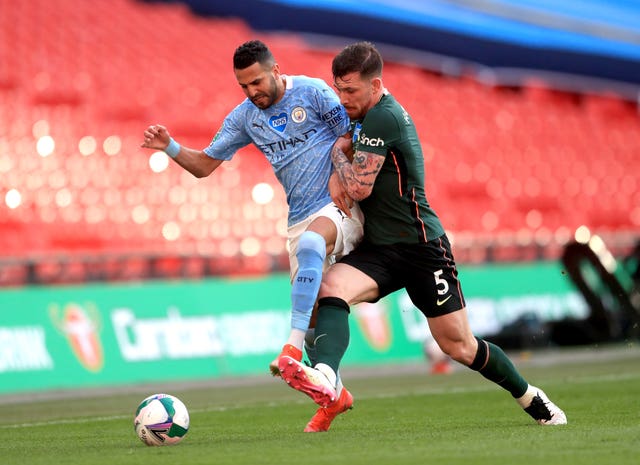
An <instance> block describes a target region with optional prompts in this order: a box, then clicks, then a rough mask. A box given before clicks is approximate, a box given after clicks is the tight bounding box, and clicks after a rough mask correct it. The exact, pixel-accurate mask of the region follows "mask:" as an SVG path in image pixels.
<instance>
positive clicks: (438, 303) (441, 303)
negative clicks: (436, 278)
mask: <svg viewBox="0 0 640 465" xmlns="http://www.w3.org/2000/svg"><path fill="white" fill-rule="evenodd" d="M450 298H451V294H449V296H448V297H447V298H446V299H444V300H440V299H438V300H436V305H437V306H438V307H439V306H440V305H444V303H445V302H446V301H447V300H449V299H450Z"/></svg>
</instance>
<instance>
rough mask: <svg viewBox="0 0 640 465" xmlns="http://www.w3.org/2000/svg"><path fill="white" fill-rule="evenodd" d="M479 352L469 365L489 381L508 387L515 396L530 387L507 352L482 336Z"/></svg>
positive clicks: (479, 341)
mask: <svg viewBox="0 0 640 465" xmlns="http://www.w3.org/2000/svg"><path fill="white" fill-rule="evenodd" d="M476 339H477V340H478V352H477V353H476V357H475V359H474V360H473V363H472V364H471V365H470V366H469V368H471V369H472V370H475V371H477V372H478V373H480V374H481V375H482V376H484V377H485V378H487V379H488V380H489V381H493V382H494V383H496V384H497V385H498V386H500V387H502V388H504V389H506V390H507V391H509V392H510V393H511V395H512V396H513V397H515V398H518V397H522V396H523V395H524V393H525V392H526V391H527V388H528V387H529V383H527V382H526V381H525V379H524V378H523V377H522V376H521V375H520V373H519V372H518V370H517V369H516V367H515V366H514V365H513V363H512V362H511V360H509V357H507V354H505V353H504V352H503V350H502V349H501V348H500V347H498V346H497V345H495V344H492V343H491V342H488V341H485V340H483V339H480V338H476Z"/></svg>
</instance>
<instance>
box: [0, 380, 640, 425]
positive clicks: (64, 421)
mask: <svg viewBox="0 0 640 465" xmlns="http://www.w3.org/2000/svg"><path fill="white" fill-rule="evenodd" d="M637 378H640V373H621V374H616V375H603V376H580V377H570V378H568V379H567V380H566V381H568V382H571V383H578V384H590V383H593V382H602V381H607V382H609V381H625V380H630V379H637ZM494 389H495V386H494V385H493V384H491V383H487V384H486V385H485V386H476V387H448V388H446V387H443V388H429V387H426V386H425V388H424V389H413V390H411V391H407V392H403V393H395V394H394V393H389V394H378V395H370V396H359V399H365V400H367V399H393V398H396V397H403V396H406V395H426V394H435V395H440V394H465V393H471V392H485V391H491V390H494ZM307 402H308V401H307V400H306V399H300V400H298V401H294V402H293V403H296V404H302V403H307ZM291 403H292V401H291V400H283V401H282V402H269V403H267V404H261V405H265V406H266V407H270V408H280V407H281V406H282V405H291ZM247 407H248V405H247V404H237V405H232V406H223V407H211V408H206V409H193V410H189V412H190V413H191V414H193V413H209V412H224V411H227V410H236V409H241V408H247ZM126 419H131V420H132V421H133V415H110V416H101V417H86V418H67V419H60V420H50V421H40V422H32V423H15V424H9V425H0V430H2V429H19V428H38V427H47V426H56V425H74V424H83V423H97V422H103V421H104V422H107V421H113V420H126Z"/></svg>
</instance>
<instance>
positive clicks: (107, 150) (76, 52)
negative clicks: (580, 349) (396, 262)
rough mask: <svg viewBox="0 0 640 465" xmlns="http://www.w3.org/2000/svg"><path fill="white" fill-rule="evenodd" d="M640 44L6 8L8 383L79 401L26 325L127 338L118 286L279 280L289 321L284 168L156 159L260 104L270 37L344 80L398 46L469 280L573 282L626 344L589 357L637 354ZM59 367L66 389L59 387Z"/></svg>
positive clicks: (455, 27)
mask: <svg viewBox="0 0 640 465" xmlns="http://www.w3.org/2000/svg"><path fill="white" fill-rule="evenodd" d="M639 25H640V7H639V6H638V5H637V4H636V3H635V2H630V1H623V0H617V1H604V0H573V1H567V2H561V4H558V2H551V1H544V0H527V1H518V2H516V1H512V0H449V1H447V0H434V1H429V2H421V1H409V0H404V1H383V0H378V1H374V0H371V1H359V2H355V1H350V0H344V1H337V0H334V1H324V2H311V1H303V0H271V1H268V0H264V1H258V0H247V1H242V0H236V1H233V2H232V1H227V0H217V1H215V0H214V1H205V0H201V1H197V0H192V1H172V2H160V1H158V2H155V1H134V0H95V1H92V2H85V1H81V0H27V1H23V2H16V1H13V0H0V302H1V307H4V308H0V334H2V336H3V337H2V338H0V339H3V341H2V342H1V343H0V345H2V346H3V350H7V352H5V355H3V364H2V369H1V370H0V380H2V379H3V377H4V378H5V380H6V379H8V377H9V376H12V377H13V378H11V379H12V380H13V384H11V383H9V385H10V386H13V388H11V389H14V390H21V389H22V388H23V387H22V386H24V389H43V388H45V387H47V386H48V387H60V386H65V384H64V383H63V382H62V381H60V382H59V383H58V384H56V383H53V384H51V383H49V384H38V383H34V384H29V382H28V381H24V379H22V378H20V376H22V375H24V373H22V372H24V367H25V366H27V365H28V363H27V362H26V361H25V360H27V359H28V358H29V356H28V355H24V354H22V355H21V354H17V352H16V349H15V347H17V346H16V342H15V341H16V339H15V338H16V337H18V336H16V334H18V333H16V331H13V330H12V328H13V329H15V328H18V327H19V328H32V329H33V328H35V327H39V326H38V325H40V323H35V322H36V321H40V322H41V320H38V318H42V317H41V316H33V319H32V320H30V316H29V315H42V314H44V315H45V316H44V320H46V321H47V322H48V323H47V324H48V326H47V327H46V328H45V329H43V331H44V334H45V337H44V340H46V341H47V343H48V342H50V341H51V340H52V339H54V338H55V337H56V333H55V328H54V327H58V329H60V328H61V327H62V326H64V324H70V323H69V322H72V321H74V320H73V319H74V318H77V319H78V320H75V321H76V322H78V321H80V322H81V323H82V322H84V323H85V324H90V323H92V324H94V326H97V323H96V321H97V320H96V319H95V318H93V316H92V315H93V314H94V313H95V312H94V313H92V311H87V310H86V309H87V308H89V309H91V308H98V310H97V311H98V312H100V311H102V312H103V313H102V318H103V319H104V320H107V319H108V317H107V316H106V315H107V312H106V309H105V308H104V307H105V306H107V304H102V303H101V302H100V301H98V300H92V298H91V297H89V295H93V296H94V297H95V295H97V294H99V292H104V293H105V294H108V289H111V288H109V287H107V288H106V289H107V291H104V289H103V288H99V289H100V290H99V292H93V291H92V290H93V289H95V288H93V287H91V286H99V285H103V286H109V285H114V284H117V283H120V284H121V285H122V286H124V287H125V288H126V289H130V286H133V285H134V284H135V285H136V286H141V284H140V283H151V282H152V283H158V282H162V283H166V282H170V283H171V285H172V286H175V285H177V284H176V283H186V284H185V286H188V284H189V283H193V282H205V283H210V282H212V281H208V280H211V279H213V280H215V279H217V277H219V278H224V279H227V278H229V277H234V278H240V279H241V280H243V279H244V280H247V281H249V282H251V281H252V280H255V279H259V278H260V277H264V276H279V278H278V283H281V282H284V285H279V286H278V287H277V290H274V291H273V292H274V293H277V295H278V297H279V299H280V300H279V301H277V302H278V303H274V304H273V305H274V306H280V307H282V309H283V310H284V311H285V313H286V307H287V302H288V294H287V292H288V291H287V283H286V280H287V278H286V271H287V266H288V258H287V252H286V250H285V239H284V237H285V232H286V204H285V199H284V195H283V192H282V190H281V188H280V187H279V185H278V184H277V182H276V180H275V177H274V176H273V174H272V172H271V169H270V167H269V165H268V163H267V162H266V161H265V160H264V159H263V157H262V155H261V154H260V153H259V152H258V151H257V150H256V149H254V148H247V149H245V150H243V151H242V152H241V153H240V154H239V155H238V156H236V157H235V158H234V161H233V162H231V163H226V164H224V165H223V166H222V167H221V169H220V170H218V172H216V173H215V174H214V175H212V176H211V177H210V178H207V179H202V180H197V179H195V178H193V177H191V175H189V174H187V173H185V172H183V171H182V170H181V169H180V168H179V167H177V166H175V165H172V164H171V163H170V162H169V160H168V159H167V157H166V156H164V155H163V154H161V153H156V154H154V153H151V152H149V151H145V150H142V149H141V148H140V143H141V141H142V131H143V130H144V129H145V128H146V126H147V125H149V124H151V123H162V124H164V125H166V126H167V127H168V128H169V130H170V131H171V133H172V135H173V136H174V137H175V138H176V139H178V140H179V141H180V142H181V143H183V144H185V145H188V146H192V147H198V148H201V147H204V146H206V145H208V143H209V141H210V140H211V138H212V137H213V135H214V134H215V132H216V131H217V128H218V127H219V124H220V123H221V121H222V118H223V117H224V115H225V114H226V113H227V112H228V111H229V110H230V109H231V108H232V107H233V106H234V105H235V104H237V103H238V102H239V101H240V99H241V98H243V94H242V92H241V91H240V89H239V88H238V86H237V84H236V83H235V80H234V78H233V74H232V66H231V56H232V54H233V51H234V50H235V48H236V47H237V45H239V44H240V43H242V42H244V41H246V40H249V39H252V38H256V37H257V38H261V39H263V40H265V41H266V42H267V43H268V44H269V45H270V47H271V48H272V49H273V51H274V54H275V55H276V57H277V58H278V61H279V62H280V65H281V68H282V70H283V71H284V72H285V73H288V74H307V75H311V76H318V77H321V78H324V79H325V80H326V81H327V82H331V76H330V62H331V58H332V57H333V55H334V54H335V52H336V51H337V50H339V48H340V47H341V46H342V45H344V44H346V43H347V42H350V41H353V40H354V39H366V40H372V41H374V42H375V43H376V44H377V45H378V46H379V47H380V49H381V50H382V52H383V54H384V56H385V59H386V64H385V84H386V85H387V87H388V88H389V89H390V91H391V92H392V93H394V94H395V95H396V96H397V97H398V99H399V100H400V101H401V102H402V103H403V104H404V105H405V107H406V108H407V110H408V111H409V112H410V113H411V114H412V115H413V117H414V119H415V121H416V124H417V126H418V129H419V132H420V136H421V139H422V142H423V147H424V152H425V153H424V154H425V161H426V166H427V170H426V171H427V189H428V197H429V199H430V201H431V204H432V205H433V206H434V208H435V209H436V211H437V212H438V213H439V215H440V216H441V218H442V220H443V222H444V224H445V226H446V228H447V230H448V233H449V234H450V236H451V239H452V242H453V245H454V254H455V256H456V258H457V261H458V262H459V264H460V265H461V266H463V267H465V266H466V267H469V268H472V267H473V269H477V268H486V269H491V267H494V266H498V267H500V266H502V265H518V266H519V265H523V266H532V267H536V266H538V265H539V264H545V263H555V264H558V267H559V269H561V270H562V273H557V275H554V278H555V279H559V280H565V281H566V282H572V283H574V284H573V285H575V290H576V292H577V293H579V295H581V296H582V298H583V299H584V301H585V302H586V305H587V306H588V311H589V312H591V313H590V315H595V316H593V321H592V323H594V324H595V325H596V326H598V324H600V323H602V322H603V321H604V324H605V325H608V326H611V327H613V326H615V327H616V328H617V329H615V330H613V329H610V328H608V329H607V330H603V331H601V332H599V333H598V335H597V336H594V337H593V338H591V339H590V338H589V337H587V336H584V335H583V336H584V337H582V338H576V339H575V340H576V341H578V342H589V341H592V340H593V341H599V342H602V341H603V340H607V339H617V340H629V339H630V338H631V339H634V338H637V336H638V314H639V312H640V310H639V309H640V303H639V302H638V298H637V293H638V291H637V289H638V254H639V250H640V249H639V247H638V241H639V239H640V115H639V106H638V105H639V95H640V94H639V91H640V26H639ZM594 238H595V239H594ZM594 257H595V258H594ZM585 268H588V269H589V271H588V272H584V269H585ZM581 270H583V271H581ZM565 271H566V274H565ZM535 273H536V272H534V273H533V274H532V276H534V278H533V279H532V280H533V281H535ZM541 279H542V278H541ZM544 279H551V278H549V277H548V276H545V277H544ZM167 280H170V281H167ZM202 280H205V281H202ZM463 282H464V275H463ZM234 284H237V280H235V281H234ZM127 286H129V287H127ZM160 288H161V286H160ZM160 288H158V289H160ZM142 289H144V292H143V293H142V294H141V295H140V296H137V295H136V294H135V293H134V294H132V295H131V296H130V297H128V298H130V299H131V300H132V301H136V300H139V301H141V302H142V304H141V305H142V306H143V307H144V305H145V304H146V303H148V302H149V301H150V300H151V299H150V296H149V295H148V294H149V293H150V292H155V290H156V288H152V291H149V290H148V289H149V288H146V287H143V288H142ZM216 289H221V288H216ZM241 289H242V288H241ZM56 290H63V291H65V292H67V293H66V294H62V296H60V294H56V292H57V291H56ZM178 290H179V291H180V292H182V293H183V294H185V297H183V299H184V300H186V301H189V299H190V298H191V297H192V296H190V295H189V294H188V292H189V288H181V287H179V289H178ZM145 292H146V293H145ZM199 292H200V291H199ZM244 292H246V291H244V290H240V291H239V294H236V295H235V298H236V299H240V298H241V297H240V296H244V295H247V294H244ZM261 292H263V291H261ZM36 294H37V295H38V299H36V300H31V299H32V296H33V295H36ZM201 294H202V295H201ZM212 294H213V293H212ZM198 295H199V296H200V295H201V297H199V298H201V299H202V301H207V299H208V298H209V299H213V298H215V296H214V295H211V296H210V297H207V293H206V292H204V291H202V292H200V294H198ZM42 296H44V297H42ZM47 296H50V297H47ZM74 296H82V297H74ZM248 296H250V295H248ZM47 299H49V300H47ZM74 299H76V300H79V299H81V300H82V302H84V303H83V304H79V305H80V307H82V306H83V305H84V307H83V308H84V309H85V311H84V313H82V309H80V310H77V308H76V307H74V308H76V310H77V312H76V313H73V311H72V310H71V307H70V302H74ZM95 299H97V297H95ZM87 301H90V303H86V302H87ZM36 302H37V303H36ZM169 304H171V302H167V303H166V305H169ZM109 305H111V304H109ZM113 305H114V306H117V305H119V304H113ZM247 310H250V308H248V309H247ZM201 311H202V313H204V314H206V305H204V304H202V305H201ZM505 311H508V310H505ZM78 312H79V313H78ZM560 314H562V312H560ZM612 314H614V315H615V316H614V317H611V315H612ZM17 315H19V316H17ZM82 315H84V316H82ZM87 315H88V316H87ZM603 315H604V316H603ZM146 316H148V317H149V318H151V317H152V316H153V314H152V313H150V314H149V315H146ZM65 318H66V319H65ZM83 318H84V320H83ZM611 318H614V319H615V321H614V322H613V323H612V322H611V321H610V320H611ZM63 320H64V321H63ZM506 320H508V318H507V319H506ZM113 321H114V322H113V324H114V326H116V323H115V320H113ZM282 321H283V322H284V323H283V326H286V321H287V320H286V318H285V319H283V320H282ZM103 323H104V322H103ZM104 324H106V323H104ZM45 326H46V325H45ZM65 328H66V329H63V332H64V331H66V333H65V334H67V336H68V337H69V340H70V341H71V340H73V334H72V333H73V331H72V330H71V329H69V328H70V327H69V326H66V327H65ZM94 329H95V328H94ZM129 329H130V327H129ZM285 329H286V328H285ZM565 329H566V330H567V331H569V332H570V331H572V330H573V329H572V328H565ZM574 329H575V328H574ZM21 334H25V333H21ZM70 334H71V336H69V335H70ZM93 336H95V334H94V335H93ZM529 336H531V335H529ZM534 336H535V335H534ZM265 337H274V336H272V335H270V336H265ZM538 337H540V334H538ZM103 338H105V339H106V335H103ZM276 339H277V338H276ZM87 341H89V342H87ZM130 342H131V341H130ZM276 343H277V344H280V343H281V339H280V340H277V341H276ZM72 344H73V343H72ZM75 344H77V345H79V346H82V345H83V344H85V349H86V344H89V345H91V344H94V346H95V345H97V344H98V343H97V342H96V341H95V340H92V339H90V338H89V339H87V338H85V339H82V340H80V342H78V340H76V342H75ZM103 344H104V346H105V347H104V348H101V349H100V350H98V349H96V348H95V347H94V351H93V356H94V357H98V355H99V356H100V357H102V358H101V359H100V360H99V361H98V362H96V361H95V360H94V362H95V363H94V364H93V365H92V362H91V360H87V359H84V361H83V362H82V363H83V364H84V365H85V368H86V367H89V371H91V374H92V375H93V374H95V373H96V372H98V371H100V370H102V369H103V368H104V370H107V369H108V360H107V361H105V357H106V355H104V354H108V353H109V347H108V343H107V342H104V341H103ZM10 346H11V347H13V348H14V349H12V350H9V349H8V347H10ZM46 347H48V346H46V345H45V346H44V347H43V350H44V349H45V348H46ZM111 349H112V350H117V348H115V347H112V348H111ZM121 349H122V348H121ZM378 349H380V348H379V347H378ZM56 350H60V351H61V350H62V349H56ZM74 350H77V351H80V352H82V350H83V349H82V348H80V349H76V348H74ZM45 352H47V355H46V356H44V358H45V361H44V362H41V363H43V364H44V365H43V366H45V367H46V370H45V371H47V370H49V371H50V370H51V369H53V368H51V367H53V366H56V367H57V368H56V369H59V365H58V364H57V363H55V360H54V361H53V362H51V363H50V364H48V362H47V360H46V358H47V357H52V358H53V359H55V356H56V355H55V353H54V352H55V351H54V350H52V349H48V350H45ZM87 353H91V350H88V352H87ZM42 354H44V352H42ZM42 354H41V355H42ZM272 355H273V354H272V353H269V352H268V351H267V352H265V353H263V354H262V357H263V360H262V361H267V362H268V359H269V357H271V356H272ZM85 356H86V353H85ZM16 357H17V358H16ZM21 357H22V358H21ZM142 358H144V356H142ZM154 360H155V359H154ZM174 360H175V358H174ZM38 363H40V362H38ZM216 363H218V364H219V365H220V366H223V365H224V364H225V363H224V361H219V362H216ZM36 365H37V364H36ZM265 366H266V365H265ZM21 367H22V368H21ZM64 373H65V372H64V370H63V371H62V372H60V373H58V375H59V376H60V377H64ZM220 373H222V374H224V373H227V372H226V371H224V369H223V368H220ZM45 374H46V373H45ZM188 376H189V374H185V377H188ZM128 380H129V381H131V380H134V381H135V380H136V378H135V377H131V378H128ZM104 382H105V381H104V380H101V379H100V378H96V380H93V381H86V383H87V384H90V385H100V384H101V383H104ZM119 382H125V381H122V380H121V381H119ZM7 389H9V388H7Z"/></svg>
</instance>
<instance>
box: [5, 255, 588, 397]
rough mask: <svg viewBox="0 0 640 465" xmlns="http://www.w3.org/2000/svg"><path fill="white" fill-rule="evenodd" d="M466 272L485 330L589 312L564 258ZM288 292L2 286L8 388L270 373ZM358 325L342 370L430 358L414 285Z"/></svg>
mask: <svg viewBox="0 0 640 465" xmlns="http://www.w3.org/2000/svg"><path fill="white" fill-rule="evenodd" d="M460 277H461V279H462V284H463V289H464V292H465V295H466V298H467V307H468V309H469V316H470V319H471V324H472V327H473V329H474V331H475V332H476V334H478V335H483V334H494V333H495V332H497V331H498V330H500V328H501V327H502V326H504V325H506V324H509V323H510V322H512V321H513V320H515V319H517V318H518V317H519V316H521V315H522V314H523V313H526V312H532V311H533V312H536V313H537V314H538V315H539V317H540V318H541V319H542V320H556V319H561V318H563V317H566V316H574V317H577V318H583V317H585V316H586V314H587V308H586V305H585V303H584V301H583V300H582V298H581V297H580V296H579V295H578V294H577V292H576V291H575V290H574V289H573V288H572V285H571V283H570V282H569V280H568V278H566V277H565V276H564V274H563V273H562V271H561V269H560V266H559V265H558V264H556V263H536V264H528V265H509V266H505V265H500V266H491V267H487V266H483V267H481V268H464V269H461V273H460ZM289 293H290V285H289V280H288V275H284V274H278V275H272V276H268V277H263V278H256V279H245V280H230V279H206V280H201V281H161V282H159V281H155V282H148V283H135V284H91V285H83V286H61V287H58V286H56V287H44V286H42V287H40V286H39V287H24V288H22V287H21V288H5V289H0V394H7V393H18V392H27V391H42V390H50V389H70V388H78V387H104V386H116V385H126V384H135V383H148V382H154V381H163V382H166V381H167V380H168V379H170V380H172V381H180V380H185V381H186V380H203V379H212V378H220V377H231V376H242V375H249V374H251V375H260V374H264V376H269V374H268V365H269V362H271V360H273V358H274V356H275V355H276V354H278V353H279V351H280V349H281V347H282V344H283V343H284V341H285V340H286V338H287V336H288V334H289V322H290V311H289V299H290V297H289ZM350 321H351V344H350V346H349V349H348V352H347V356H346V358H345V360H344V365H343V366H349V365H351V366H355V365H374V364H401V363H415V362H416V361H422V360H424V355H423V349H422V345H423V341H424V339H425V337H426V336H427V335H428V329H427V326H426V323H425V320H424V318H423V316H422V314H421V313H420V312H419V311H417V310H416V309H415V308H414V307H413V306H412V304H411V301H410V300H409V298H408V297H407V295H406V294H405V293H404V292H398V293H396V294H393V295H392V296H389V297H387V298H385V299H383V300H382V301H380V302H378V303H376V304H361V305H359V306H357V307H355V308H353V310H352V314H351V319H350ZM425 370H426V368H425Z"/></svg>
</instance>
